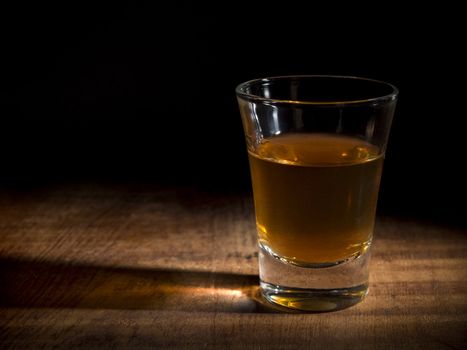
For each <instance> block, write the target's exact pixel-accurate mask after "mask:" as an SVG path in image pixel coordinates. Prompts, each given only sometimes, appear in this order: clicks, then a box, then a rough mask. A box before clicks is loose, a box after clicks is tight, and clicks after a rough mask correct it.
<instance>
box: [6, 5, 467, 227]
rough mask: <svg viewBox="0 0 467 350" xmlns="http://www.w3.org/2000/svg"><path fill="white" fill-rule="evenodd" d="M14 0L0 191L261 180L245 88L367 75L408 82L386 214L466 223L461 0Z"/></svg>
mask: <svg viewBox="0 0 467 350" xmlns="http://www.w3.org/2000/svg"><path fill="white" fill-rule="evenodd" d="M284 4H287V5H286V6H285V5H284ZM2 6H3V8H2V11H1V16H2V19H1V22H0V23H1V24H0V25H1V44H0V45H1V68H0V73H1V76H0V87H1V90H0V96H1V97H0V98H1V100H0V102H1V111H0V113H1V115H0V117H1V121H0V134H1V137H0V146H1V147H0V153H1V158H0V159H1V164H2V169H1V176H0V179H1V182H2V185H3V186H7V187H15V188H18V189H22V190H25V191H27V190H28V189H30V188H34V187H37V186H44V185H50V184H55V183H62V182H70V181H71V182H76V181H79V182H81V181H93V182H99V183H110V182H134V183H141V184H144V183H150V184H160V185H177V186H182V185H195V186H198V187H200V188H203V189H206V190H215V191H217V190H219V191H249V189H250V183H249V173H248V163H247V157H246V149H245V145H244V140H243V133H242V127H241V122H240V117H239V113H238V108H237V104H236V99H235V93H234V88H235V86H236V85H237V84H239V83H241V82H243V81H245V80H249V79H253V78H258V77H264V76H272V75H288V74H344V75H357V76H364V77H369V78H375V79H381V80H385V81H388V82H391V83H393V84H395V85H396V86H397V87H398V88H399V89H400V99H399V103H398V108H397V111H396V115H395V119H394V123H393V129H392V133H391V138H390V142H389V146H388V153H387V158H386V163H385V172H384V176H383V183H382V188H381V195H380V204H379V210H380V212H383V213H388V214H392V215H402V216H407V217H414V218H424V219H430V220H434V221H439V222H443V223H451V224H455V225H458V224H460V225H464V224H465V220H464V216H466V215H467V210H466V205H465V198H466V191H465V185H464V183H465V178H466V172H465V171H464V169H463V167H464V164H463V163H464V160H465V159H466V155H465V147H464V145H465V143H464V139H463V135H464V134H465V126H466V122H465V119H466V115H465V112H464V101H463V97H462V96H460V95H461V93H463V92H462V89H461V88H459V86H462V85H461V83H460V82H461V81H462V79H461V72H462V71H463V67H461V61H462V59H461V53H460V51H461V49H462V46H463V45H464V42H465V40H464V39H463V38H462V36H461V34H460V33H461V21H460V18H459V16H458V15H457V14H460V12H459V10H458V9H457V10H456V9H449V8H443V7H439V6H435V5H427V4H424V7H419V8H414V9H409V8H407V6H403V5H397V4H394V3H388V2H385V4H382V5H378V6H375V5H374V4H373V5H371V6H368V5H365V6H363V5H362V6H361V8H357V7H349V8H344V7H342V5H339V6H338V5H337V4H330V5H328V6H326V7H325V6H321V5H319V3H315V2H311V4H310V5H309V6H307V7H304V5H300V3H293V2H282V6H278V5H274V3H271V2H267V3H256V5H255V6H252V4H251V3H249V2H245V1H236V2H234V1H227V2H218V3H217V5H215V6H212V5H206V4H205V5H200V4H195V3H190V2H182V1H173V2H170V4H168V3H158V2H156V1H154V2H138V3H136V2H134V3H132V4H126V5H116V3H114V4H113V5H104V4H102V3H101V4H100V5H97V4H96V3H92V2H63V3H60V4H44V3H36V4H25V3H15V4H10V5H7V6H6V7H5V5H2ZM430 6H432V7H430ZM464 67H465V63H464ZM464 86H465V85H464ZM464 93H465V91H464Z"/></svg>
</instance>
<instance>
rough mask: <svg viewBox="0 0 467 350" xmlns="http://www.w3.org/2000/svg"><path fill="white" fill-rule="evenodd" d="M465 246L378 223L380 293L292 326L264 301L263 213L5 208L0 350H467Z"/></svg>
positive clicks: (145, 197) (403, 225) (5, 202)
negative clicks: (259, 248) (259, 232)
mask: <svg viewBox="0 0 467 350" xmlns="http://www.w3.org/2000/svg"><path fill="white" fill-rule="evenodd" d="M466 252H467V235H466V232H464V230H462V229H459V228H457V229H456V228H450V227H441V226H435V225H430V224H424V223H420V222H411V221H407V220H397V219H391V218H380V219H379V221H378V224H377V228H376V238H375V243H374V249H373V259H372V265H371V287H370V294H369V295H368V297H367V298H366V300H365V301H364V302H363V303H361V304H359V305H357V306H355V307H352V308H350V309H346V310H342V311H338V312H333V313H326V314H304V313H284V312H279V311H278V310H276V309H274V308H273V307H270V306H269V305H268V304H267V303H265V302H264V301H263V300H262V299H261V297H260V296H259V294H258V287H257V285H258V277H257V273H258V269H257V254H256V237H255V228H254V216H253V208H252V203H251V200H250V198H249V197H248V196H243V195H237V194H216V193H210V192H206V191H201V190H196V189H192V188H157V187H142V186H141V187H139V188H138V187H136V186H132V187H129V186H128V187H121V186H120V187H116V186H89V185H87V186H84V185H83V186H76V185H75V186H62V187H51V188H43V189H41V190H34V191H27V192H18V191H17V192H12V191H9V192H4V193H2V195H1V197H0V348H2V349H10V348H11V349H31V348H34V349H35V348H67V349H92V348H138V349H139V348H142V349H144V348H148V349H154V348H162V349H166V348H174V349H220V348H228V349H245V348H253V349H288V348H296V349H328V348H341V349H353V348H358V349H423V350H427V349H463V348H467V336H466V335H467V316H466V315H467V254H466Z"/></svg>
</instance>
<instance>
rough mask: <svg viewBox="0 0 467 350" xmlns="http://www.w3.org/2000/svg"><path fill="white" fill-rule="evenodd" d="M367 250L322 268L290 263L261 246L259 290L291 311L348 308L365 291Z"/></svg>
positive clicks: (269, 299) (366, 289)
mask: <svg viewBox="0 0 467 350" xmlns="http://www.w3.org/2000/svg"><path fill="white" fill-rule="evenodd" d="M369 261H370V249H366V251H364V252H363V253H362V254H361V255H359V256H356V257H355V258H353V259H348V260H345V261H343V262H342V263H339V264H335V265H327V266H325V267H318V265H315V267H310V265H308V266H305V267H303V266H297V265H294V264H289V263H287V262H285V261H284V260H282V259H280V258H278V257H277V256H276V255H274V254H271V253H270V249H265V248H264V247H261V246H260V252H259V267H260V279H261V284H260V286H261V292H262V294H263V296H264V297H265V298H266V300H268V301H269V302H271V303H274V304H276V305H280V306H283V307H286V308H290V309H294V310H303V311H312V312H326V311H335V310H340V309H344V308H347V307H350V306H352V305H355V304H357V303H359V302H360V301H362V300H363V299H364V297H365V296H366V294H367V293H368V274H369Z"/></svg>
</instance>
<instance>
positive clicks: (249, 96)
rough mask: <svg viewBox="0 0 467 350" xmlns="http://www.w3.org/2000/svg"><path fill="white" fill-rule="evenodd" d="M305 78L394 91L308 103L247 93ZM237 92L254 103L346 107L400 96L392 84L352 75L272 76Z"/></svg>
mask: <svg viewBox="0 0 467 350" xmlns="http://www.w3.org/2000/svg"><path fill="white" fill-rule="evenodd" d="M304 78H329V79H348V80H354V81H357V80H358V81H366V82H371V83H376V84H379V85H384V86H386V87H389V88H390V89H392V91H391V92H390V93H388V94H385V95H382V96H375V97H371V98H366V99H349V100H341V101H306V100H298V99H297V100H284V99H276V98H270V97H263V96H259V95H256V94H251V93H248V92H246V88H248V87H250V86H252V85H254V84H264V83H269V82H273V81H278V80H293V79H304ZM235 92H236V94H237V96H238V97H242V98H245V99H247V100H252V101H261V102H266V103H270V104H294V105H316V106H344V105H359V104H370V103H371V104H379V103H387V102H390V101H394V100H396V99H397V96H398V95H399V90H398V89H397V87H395V86H394V85H393V84H391V83H387V82H385V81H382V80H376V79H370V78H363V77H358V76H350V75H279V76H271V77H266V78H258V79H252V80H248V81H245V82H243V83H241V84H239V85H237V87H236V88H235Z"/></svg>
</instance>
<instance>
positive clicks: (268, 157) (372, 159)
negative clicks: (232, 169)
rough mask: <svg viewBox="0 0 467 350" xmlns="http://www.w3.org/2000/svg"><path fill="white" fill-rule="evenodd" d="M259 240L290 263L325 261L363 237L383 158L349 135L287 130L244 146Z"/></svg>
mask: <svg viewBox="0 0 467 350" xmlns="http://www.w3.org/2000/svg"><path fill="white" fill-rule="evenodd" d="M249 159H250V167H251V176H252V182H253V193H254V201H255V210H256V222H257V228H258V233H259V241H260V244H261V245H262V246H263V247H264V248H265V249H266V250H269V251H270V252H271V253H273V254H275V255H277V256H279V257H280V258H282V259H285V260H287V261H289V262H292V263H295V264H299V265H300V264H303V265H306V264H313V263H332V262H339V261H342V260H345V259H348V258H350V257H352V256H356V255H359V254H361V253H362V252H364V251H365V249H366V248H367V247H368V246H369V244H370V243H371V238H372V232H373V225H374V217H375V211H376V202H377V198H378V189H379V182H380V177H381V170H382V164H383V155H382V154H381V152H380V150H379V149H378V148H377V147H376V146H373V145H370V144H369V143H367V142H365V141H362V140H360V139H357V138H351V137H345V136H335V135H327V134H288V135H283V136H275V137H272V138H269V139H267V140H264V141H263V142H262V143H261V144H260V145H259V147H258V149H257V150H256V152H249Z"/></svg>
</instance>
